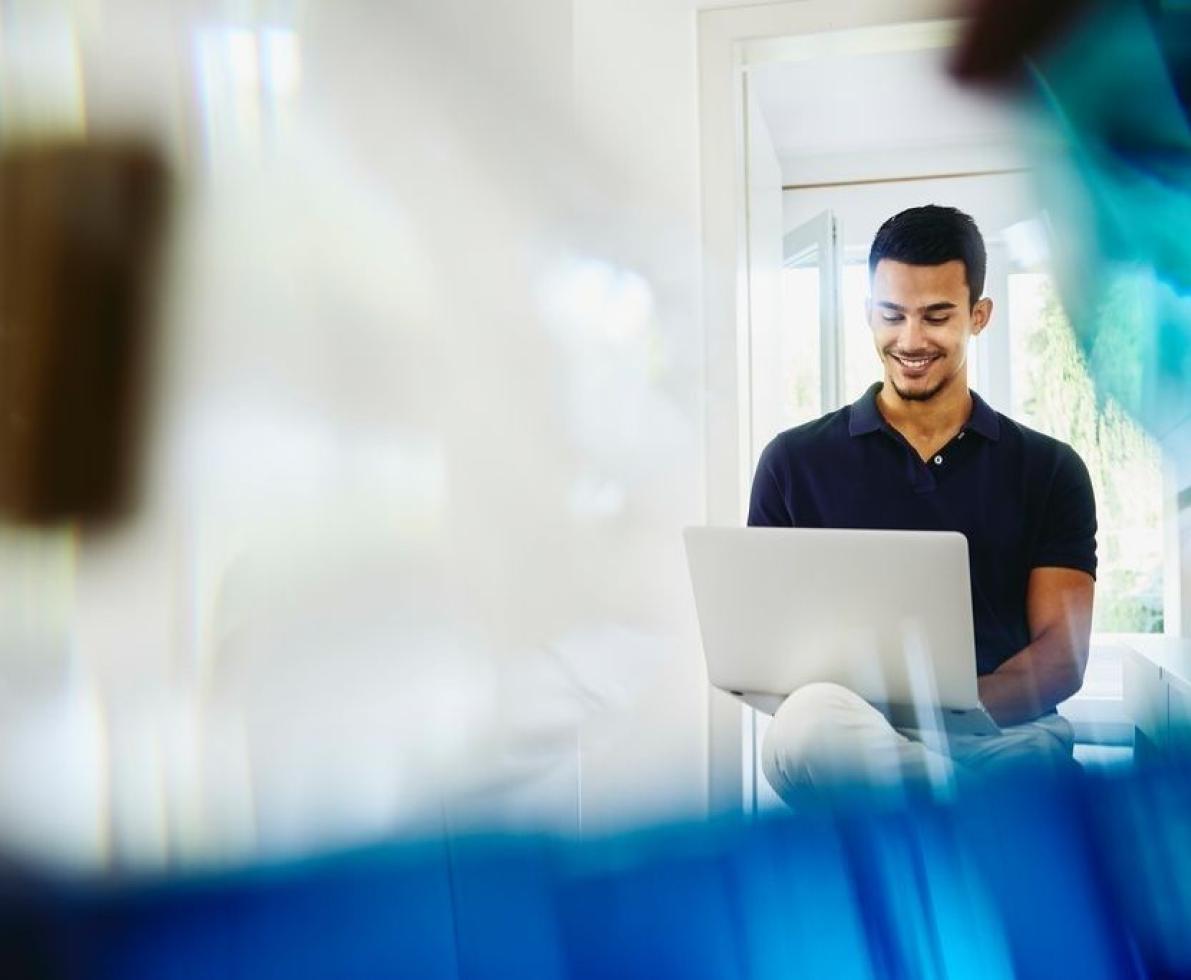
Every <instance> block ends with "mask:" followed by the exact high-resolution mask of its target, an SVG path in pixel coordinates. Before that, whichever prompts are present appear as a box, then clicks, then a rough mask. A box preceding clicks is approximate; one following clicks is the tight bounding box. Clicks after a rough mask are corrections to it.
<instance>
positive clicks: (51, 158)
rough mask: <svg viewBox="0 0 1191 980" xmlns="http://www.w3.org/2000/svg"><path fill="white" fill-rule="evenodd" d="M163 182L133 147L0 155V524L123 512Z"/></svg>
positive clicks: (36, 148) (153, 160)
mask: <svg viewBox="0 0 1191 980" xmlns="http://www.w3.org/2000/svg"><path fill="white" fill-rule="evenodd" d="M165 205H166V172H165V167H164V164H163V163H162V160H161V158H160V156H159V155H158V154H157V153H156V151H154V150H153V149H152V148H151V147H149V146H147V145H142V144H138V143H133V142H117V141H112V142H107V143H104V142H95V143H68V144H58V145H31V146H22V147H14V148H10V149H7V150H5V151H4V152H3V154H2V155H0V512H3V514H4V516H5V517H6V518H7V519H9V520H14V521H18V522H22V523H37V524H43V523H50V522H55V521H63V520H72V519H78V520H84V521H87V522H104V521H109V520H112V519H114V518H117V517H119V516H120V515H121V514H122V513H123V512H125V511H126V510H127V509H128V508H129V507H130V506H131V504H132V502H133V501H132V497H133V492H134V483H135V471H136V464H137V456H138V452H137V450H138V446H139V442H140V436H141V430H142V427H143V426H142V421H143V420H142V419H141V414H142V411H143V403H144V397H143V396H144V391H143V388H144V384H145V380H146V378H145V374H146V372H145V367H146V364H145V361H146V355H147V353H148V341H149V310H150V304H151V301H152V288H151V287H152V285H153V283H154V281H155V276H156V272H157V268H158V264H157V261H156V260H157V256H158V251H159V246H160V242H161V238H162V230H163V223H164V221H163V219H164V216H165Z"/></svg>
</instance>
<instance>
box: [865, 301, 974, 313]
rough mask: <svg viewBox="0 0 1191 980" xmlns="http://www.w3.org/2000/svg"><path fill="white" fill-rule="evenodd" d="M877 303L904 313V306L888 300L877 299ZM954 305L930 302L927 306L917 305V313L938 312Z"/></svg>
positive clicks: (952, 307) (887, 308) (951, 308)
mask: <svg viewBox="0 0 1191 980" xmlns="http://www.w3.org/2000/svg"><path fill="white" fill-rule="evenodd" d="M877 305H878V306H880V307H883V308H884V309H886V310H895V311H896V312H898V313H905V312H906V308H905V307H904V306H898V304H897V303H890V302H889V301H888V300H879V301H878V302H877ZM954 309H956V305H955V304H954V303H931V304H930V305H929V306H922V307H919V309H918V312H919V313H940V312H942V311H943V310H954Z"/></svg>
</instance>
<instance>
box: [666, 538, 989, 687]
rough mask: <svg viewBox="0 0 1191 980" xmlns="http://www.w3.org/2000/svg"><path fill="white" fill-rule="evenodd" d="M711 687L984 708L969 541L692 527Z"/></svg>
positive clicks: (690, 555) (691, 554) (689, 542)
mask: <svg viewBox="0 0 1191 980" xmlns="http://www.w3.org/2000/svg"><path fill="white" fill-rule="evenodd" d="M684 538H685V541H686V551H687V562H688V565H689V568H690V574H691V583H692V586H693V588H694V594H695V605H696V608H697V611H698V617H699V627H700V631H701V633H702V637H703V652H704V656H705V657H706V660H707V672H708V676H709V678H710V680H711V683H712V684H714V685H715V686H716V687H719V688H721V689H723V690H726V691H731V692H735V693H743V694H772V695H780V696H785V695H787V694H789V693H790V692H791V691H793V690H795V689H797V688H799V687H801V686H803V685H804V684H809V683H812V682H814V681H833V682H835V683H837V684H843V685H844V686H846V687H848V688H850V689H851V690H853V691H855V692H856V693H857V694H859V695H860V696H861V697H863V698H864V699H865V700H867V701H870V702H871V703H874V704H926V703H929V704H935V705H941V706H943V707H945V708H951V709H965V710H966V709H970V708H976V707H978V705H979V699H978V696H977V688H976V655H975V638H974V633H973V627H972V598H971V583H970V580H969V570H968V543H967V539H966V538H965V537H964V536H963V535H962V534H959V533H958V532H954V531H886V530H871V531H869V530H850V529H835V528H722V527H690V528H686V529H685V531H684Z"/></svg>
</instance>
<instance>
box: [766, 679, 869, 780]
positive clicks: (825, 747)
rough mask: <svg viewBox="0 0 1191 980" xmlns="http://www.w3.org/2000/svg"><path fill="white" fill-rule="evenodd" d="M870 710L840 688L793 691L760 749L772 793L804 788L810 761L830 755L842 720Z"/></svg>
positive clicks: (810, 686) (818, 686) (815, 686)
mask: <svg viewBox="0 0 1191 980" xmlns="http://www.w3.org/2000/svg"><path fill="white" fill-rule="evenodd" d="M858 710H859V711H872V710H873V709H872V708H871V707H870V706H869V705H868V704H867V703H866V702H865V701H864V699H863V698H861V697H860V696H859V695H857V694H855V693H854V692H852V691H850V690H848V688H846V687H843V686H842V685H840V684H832V683H827V682H819V683H814V684H807V685H806V686H804V687H800V688H799V689H798V690H796V691H794V692H793V693H792V694H791V695H790V696H789V697H788V698H786V700H785V701H783V702H782V705H781V707H780V708H778V710H777V712H776V714H774V716H773V721H772V722H770V725H769V728H768V730H767V731H766V733H765V740H764V742H763V743H762V745H761V769H762V771H763V772H764V774H765V778H766V779H768V780H769V784H770V785H771V786H773V788H774V790H775V791H777V792H778V793H779V795H780V794H782V791H783V789H784V788H788V787H796V786H801V785H805V784H806V783H808V782H809V781H810V772H811V771H812V770H813V769H814V768H816V767H815V765H814V760H816V759H817V758H819V757H820V756H823V755H824V754H827V753H830V752H832V751H833V747H834V745H835V742H836V739H837V735H838V730H839V729H840V727H841V726H842V724H843V723H844V720H845V719H846V718H848V717H850V716H854V715H855V713H856V712H857V711H858Z"/></svg>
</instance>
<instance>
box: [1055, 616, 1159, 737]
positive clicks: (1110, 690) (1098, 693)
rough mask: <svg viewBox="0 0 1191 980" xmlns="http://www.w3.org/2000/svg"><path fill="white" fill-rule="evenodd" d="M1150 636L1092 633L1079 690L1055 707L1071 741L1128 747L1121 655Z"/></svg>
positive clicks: (1128, 720) (1130, 728) (1130, 730)
mask: <svg viewBox="0 0 1191 980" xmlns="http://www.w3.org/2000/svg"><path fill="white" fill-rule="evenodd" d="M1156 635H1160V634H1152V633H1096V634H1094V635H1093V636H1092V648H1091V651H1090V653H1089V655H1088V666H1087V670H1086V671H1085V672H1084V682H1083V687H1081V688H1080V690H1079V692H1078V693H1077V694H1075V695H1074V696H1073V697H1071V698H1068V699H1067V700H1066V701H1064V702H1063V703H1062V704H1060V705H1059V708H1058V711H1059V714H1061V715H1062V716H1063V717H1064V718H1066V719H1067V720H1068V721H1070V722H1071V727H1072V728H1074V729H1075V740H1076V742H1078V743H1081V744H1086V745H1132V744H1133V720H1132V719H1131V718H1130V717H1129V715H1128V714H1127V713H1126V711H1125V701H1124V659H1125V652H1126V650H1128V649H1131V648H1132V647H1133V646H1135V645H1136V642H1137V641H1150V642H1152V639H1153V637H1154V636H1156Z"/></svg>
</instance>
